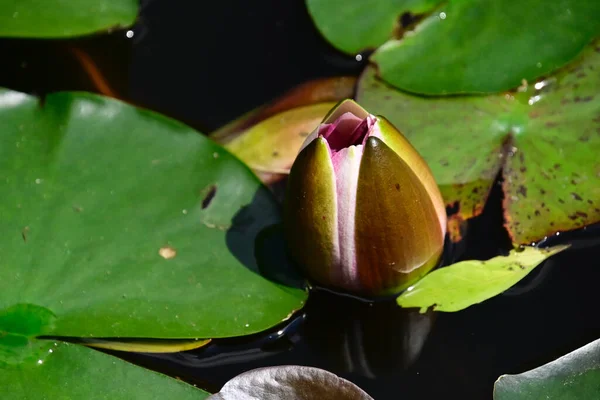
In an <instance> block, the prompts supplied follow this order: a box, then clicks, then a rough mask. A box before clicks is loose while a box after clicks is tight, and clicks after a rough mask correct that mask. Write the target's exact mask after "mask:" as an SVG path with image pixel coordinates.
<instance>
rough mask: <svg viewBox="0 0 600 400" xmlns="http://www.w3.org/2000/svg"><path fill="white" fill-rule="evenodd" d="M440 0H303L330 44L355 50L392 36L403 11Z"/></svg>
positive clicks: (426, 8)
mask: <svg viewBox="0 0 600 400" xmlns="http://www.w3.org/2000/svg"><path fill="white" fill-rule="evenodd" d="M441 2H442V1H441V0H400V1H398V0H306V5H307V7H308V11H309V12H310V15H311V16H312V18H313V20H314V22H315V24H316V26H317V28H318V29H319V31H320V32H321V34H322V35H323V36H324V37H325V39H327V40H328V41H329V42H330V43H331V44H332V45H333V46H335V47H337V48H338V49H340V50H342V51H344V52H346V53H349V54H356V53H359V52H360V51H362V50H365V49H375V48H377V47H379V46H380V45H381V44H383V43H384V42H385V41H386V40H388V39H390V38H392V37H393V36H394V34H395V32H396V31H397V30H398V25H399V24H398V20H399V19H400V17H401V16H402V14H404V13H408V12H410V13H412V14H421V13H424V12H427V11H430V10H431V9H433V8H434V7H435V6H436V5H437V4H439V3H441Z"/></svg>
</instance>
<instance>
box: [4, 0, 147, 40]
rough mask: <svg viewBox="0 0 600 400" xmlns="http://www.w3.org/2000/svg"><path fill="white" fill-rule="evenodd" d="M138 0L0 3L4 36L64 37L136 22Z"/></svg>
mask: <svg viewBox="0 0 600 400" xmlns="http://www.w3.org/2000/svg"><path fill="white" fill-rule="evenodd" d="M138 7H139V2H138V1H137V0H77V1H65V0H45V1H43V2H40V1H39V0H8V1H2V2H0V36H9V37H25V38H63V37H71V36H79V35H87V34H90V33H95V32H99V31H104V30H108V29H115V28H122V27H127V26H130V25H133V23H134V22H135V18H136V17H137V12H138Z"/></svg>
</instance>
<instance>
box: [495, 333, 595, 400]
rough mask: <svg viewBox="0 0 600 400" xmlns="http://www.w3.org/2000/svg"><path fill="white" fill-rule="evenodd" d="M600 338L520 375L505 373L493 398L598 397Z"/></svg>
mask: <svg viewBox="0 0 600 400" xmlns="http://www.w3.org/2000/svg"><path fill="white" fill-rule="evenodd" d="M599 382H600V340H596V341H594V342H592V343H589V344H587V345H585V346H583V347H581V348H579V349H577V350H575V351H573V352H571V353H569V354H567V355H565V356H562V357H560V358H558V359H556V360H554V361H552V362H549V363H548V364H545V365H542V366H541V367H538V368H535V369H532V370H531V371H527V372H524V373H522V374H517V375H502V376H501V377H500V378H498V380H497V381H496V383H495V385H494V400H534V399H535V400H537V399H561V400H579V399H595V398H597V397H598V392H599V389H600V383H599Z"/></svg>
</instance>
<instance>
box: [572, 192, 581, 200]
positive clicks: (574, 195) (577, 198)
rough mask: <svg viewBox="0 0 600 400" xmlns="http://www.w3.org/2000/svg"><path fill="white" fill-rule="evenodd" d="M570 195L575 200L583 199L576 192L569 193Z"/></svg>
mask: <svg viewBox="0 0 600 400" xmlns="http://www.w3.org/2000/svg"><path fill="white" fill-rule="evenodd" d="M571 196H572V197H573V198H574V199H575V200H577V201H582V200H583V199H582V198H581V196H579V195H578V194H577V193H574V192H573V193H571Z"/></svg>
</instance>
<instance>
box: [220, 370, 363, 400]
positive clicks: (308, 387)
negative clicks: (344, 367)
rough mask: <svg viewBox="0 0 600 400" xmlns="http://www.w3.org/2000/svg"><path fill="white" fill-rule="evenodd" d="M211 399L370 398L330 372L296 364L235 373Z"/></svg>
mask: <svg viewBox="0 0 600 400" xmlns="http://www.w3.org/2000/svg"><path fill="white" fill-rule="evenodd" d="M209 399H211V400H257V399H260V400H313V399H319V400H341V399H348V400H373V398H372V397H371V396H369V395H368V394H366V393H365V392H364V391H363V390H361V389H360V388H359V387H358V386H356V385H355V384H353V383H352V382H349V381H347V380H345V379H342V378H340V377H338V376H337V375H334V374H332V373H331V372H328V371H325V370H322V369H319V368H313V367H301V366H297V365H283V366H278V367H268V368H258V369H254V370H251V371H248V372H245V373H243V374H241V375H238V376H236V377H235V378H233V379H232V380H230V381H229V382H227V383H226V384H225V386H223V388H222V389H221V391H220V392H219V393H216V394H213V395H212V396H210V397H209Z"/></svg>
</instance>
